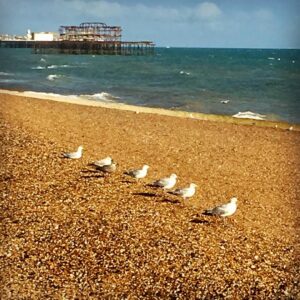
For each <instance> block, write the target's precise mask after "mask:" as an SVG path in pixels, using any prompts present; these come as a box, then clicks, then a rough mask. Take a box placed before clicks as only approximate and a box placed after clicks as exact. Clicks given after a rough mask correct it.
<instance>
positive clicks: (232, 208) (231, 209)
mask: <svg viewBox="0 0 300 300" xmlns="http://www.w3.org/2000/svg"><path fill="white" fill-rule="evenodd" d="M236 209H237V198H236V197H234V198H231V200H230V201H229V202H228V203H226V204H222V205H219V206H216V207H215V208H212V209H207V210H205V211H204V213H203V214H205V215H212V216H220V217H229V216H231V215H233V214H234V213H235V212H236Z"/></svg>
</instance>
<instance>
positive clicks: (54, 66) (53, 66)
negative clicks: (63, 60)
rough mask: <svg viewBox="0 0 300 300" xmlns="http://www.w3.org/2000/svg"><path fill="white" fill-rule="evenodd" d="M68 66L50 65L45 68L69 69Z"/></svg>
mask: <svg viewBox="0 0 300 300" xmlns="http://www.w3.org/2000/svg"><path fill="white" fill-rule="evenodd" d="M70 67H71V66H70V65H50V66H47V69H59V68H70Z"/></svg>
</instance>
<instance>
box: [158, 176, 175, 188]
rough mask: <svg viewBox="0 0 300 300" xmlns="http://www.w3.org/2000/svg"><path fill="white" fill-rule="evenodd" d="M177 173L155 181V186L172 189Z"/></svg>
mask: <svg viewBox="0 0 300 300" xmlns="http://www.w3.org/2000/svg"><path fill="white" fill-rule="evenodd" d="M176 178H177V175H176V174H174V173H173V174H171V176H170V177H165V178H161V179H158V180H156V181H154V183H153V186H157V187H161V188H163V189H171V188H172V187H174V185H175V184H176Z"/></svg>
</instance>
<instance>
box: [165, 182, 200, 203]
mask: <svg viewBox="0 0 300 300" xmlns="http://www.w3.org/2000/svg"><path fill="white" fill-rule="evenodd" d="M196 187H197V184H195V183H191V184H190V186H189V187H186V188H183V189H176V190H175V191H173V192H170V193H172V194H174V195H179V196H181V197H182V198H183V199H184V200H185V199H186V198H190V197H193V196H194V195H195V192H196Z"/></svg>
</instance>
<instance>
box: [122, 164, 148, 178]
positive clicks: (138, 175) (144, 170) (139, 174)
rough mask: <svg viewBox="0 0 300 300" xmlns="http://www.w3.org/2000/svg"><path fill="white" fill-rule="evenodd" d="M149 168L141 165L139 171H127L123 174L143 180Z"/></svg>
mask: <svg viewBox="0 0 300 300" xmlns="http://www.w3.org/2000/svg"><path fill="white" fill-rule="evenodd" d="M148 169H149V166H148V165H143V167H142V168H141V169H137V170H129V171H127V172H125V174H127V175H129V176H131V177H134V178H137V179H140V178H145V177H146V176H147V172H148Z"/></svg>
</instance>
